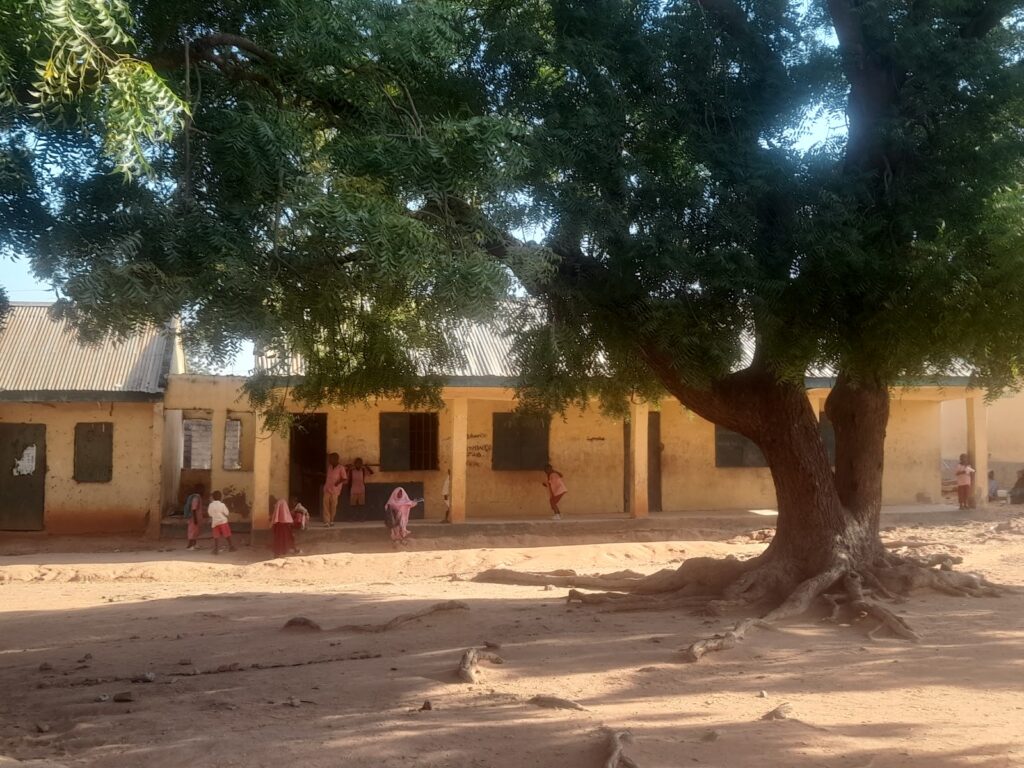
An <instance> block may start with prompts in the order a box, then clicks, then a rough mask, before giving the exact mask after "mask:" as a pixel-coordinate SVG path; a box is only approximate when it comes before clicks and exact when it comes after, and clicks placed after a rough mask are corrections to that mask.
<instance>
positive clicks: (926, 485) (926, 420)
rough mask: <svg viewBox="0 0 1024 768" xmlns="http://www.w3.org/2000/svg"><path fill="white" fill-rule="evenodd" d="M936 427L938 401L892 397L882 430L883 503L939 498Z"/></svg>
mask: <svg viewBox="0 0 1024 768" xmlns="http://www.w3.org/2000/svg"><path fill="white" fill-rule="evenodd" d="M940 429H941V423H940V404H939V403H938V402H936V401H930V402H929V401H926V400H914V399H910V400H907V399H905V398H903V397H901V396H900V395H896V396H895V397H894V399H893V401H892V403H891V405H890V408H889V426H888V427H887V429H886V432H885V470H884V472H883V474H882V503H883V504H913V503H915V502H928V503H938V502H939V501H940V500H941V498H942V479H941V473H940V467H941V459H942V457H941V456H940V452H939V445H940Z"/></svg>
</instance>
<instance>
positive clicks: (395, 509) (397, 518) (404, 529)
mask: <svg viewBox="0 0 1024 768" xmlns="http://www.w3.org/2000/svg"><path fill="white" fill-rule="evenodd" d="M417 504H419V501H413V500H412V499H410V498H409V494H407V493H406V492H405V488H395V490H393V491H392V492H391V498H389V499H388V503H387V504H385V505H384V521H385V522H386V523H387V524H388V528H390V529H391V540H392V541H395V542H402V541H405V540H406V539H407V538H409V512H410V511H412V508H413V507H415V506H416V505H417Z"/></svg>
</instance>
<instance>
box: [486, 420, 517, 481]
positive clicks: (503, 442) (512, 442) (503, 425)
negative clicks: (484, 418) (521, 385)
mask: <svg viewBox="0 0 1024 768" xmlns="http://www.w3.org/2000/svg"><path fill="white" fill-rule="evenodd" d="M512 416H513V414H511V413H495V414H492V417H491V419H492V427H493V433H492V434H493V437H492V439H491V469H499V470H508V469H519V444H518V441H517V437H518V435H517V434H516V429H515V425H514V422H513V419H512Z"/></svg>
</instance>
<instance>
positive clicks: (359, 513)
mask: <svg viewBox="0 0 1024 768" xmlns="http://www.w3.org/2000/svg"><path fill="white" fill-rule="evenodd" d="M372 474H373V470H372V469H370V467H369V465H367V464H363V460H362V459H356V460H355V461H353V462H352V463H351V464H349V465H348V504H349V506H350V507H352V516H353V519H354V520H357V521H360V522H361V521H362V520H363V519H364V517H363V510H362V507H363V506H365V505H366V478H367V477H369V476H370V475H372Z"/></svg>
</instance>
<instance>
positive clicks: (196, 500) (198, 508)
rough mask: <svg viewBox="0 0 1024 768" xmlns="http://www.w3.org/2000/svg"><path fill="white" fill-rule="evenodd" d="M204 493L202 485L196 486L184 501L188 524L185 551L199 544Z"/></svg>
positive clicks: (204, 489)
mask: <svg viewBox="0 0 1024 768" xmlns="http://www.w3.org/2000/svg"><path fill="white" fill-rule="evenodd" d="M205 491H206V488H204V487H203V486H202V485H197V486H196V487H195V488H194V489H193V490H192V493H190V494H189V495H188V498H186V499H185V510H184V512H185V520H186V522H187V523H188V546H187V547H185V549H195V548H196V544H197V543H198V542H199V532H200V530H201V529H202V526H203V493H204V492H205Z"/></svg>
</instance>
